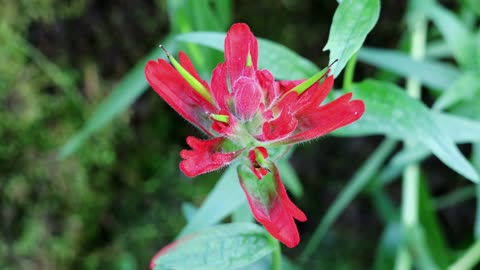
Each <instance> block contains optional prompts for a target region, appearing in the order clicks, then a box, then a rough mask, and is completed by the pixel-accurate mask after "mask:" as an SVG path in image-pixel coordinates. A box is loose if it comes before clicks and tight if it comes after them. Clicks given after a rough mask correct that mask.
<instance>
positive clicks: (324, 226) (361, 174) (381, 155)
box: [300, 139, 396, 263]
mask: <svg viewBox="0 0 480 270" xmlns="http://www.w3.org/2000/svg"><path fill="white" fill-rule="evenodd" d="M395 145H396V141H394V140H390V139H387V140H385V141H384V142H382V144H381V145H380V146H379V147H378V148H377V150H375V152H374V153H373V154H372V155H371V156H370V157H369V158H368V160H367V161H365V163H364V164H362V166H361V167H360V169H359V170H358V171H357V172H356V173H355V175H354V176H353V177H352V179H351V180H350V181H349V182H348V184H347V186H346V187H345V188H344V189H343V190H342V192H341V193H340V195H339V196H338V197H337V198H336V200H335V202H334V203H333V204H332V205H331V206H330V207H329V209H328V210H327V212H326V213H325V216H324V217H323V218H322V220H321V221H320V224H319V225H318V226H317V228H316V229H315V232H314V234H313V236H312V237H311V238H310V241H309V242H308V244H307V246H306V247H305V250H304V251H303V252H302V254H301V256H300V261H301V262H302V263H305V262H307V261H308V259H309V258H310V257H311V256H312V255H313V252H314V251H315V249H316V248H317V247H318V245H319V244H320V241H321V240H322V238H323V237H324V236H325V234H326V233H327V231H328V229H329V228H330V226H331V225H332V224H333V222H335V220H336V219H337V218H338V216H339V215H340V214H341V213H342V212H343V210H345V208H346V207H347V206H348V205H349V204H350V202H352V200H353V198H355V196H357V195H358V193H359V192H360V191H362V190H363V189H364V188H365V186H366V185H367V184H368V183H369V181H370V180H371V179H372V178H373V176H374V175H375V174H376V173H377V172H378V170H379V169H380V167H381V165H382V164H383V163H384V162H385V160H386V159H387V157H388V156H389V155H390V153H391V152H392V151H393V150H394V148H395Z"/></svg>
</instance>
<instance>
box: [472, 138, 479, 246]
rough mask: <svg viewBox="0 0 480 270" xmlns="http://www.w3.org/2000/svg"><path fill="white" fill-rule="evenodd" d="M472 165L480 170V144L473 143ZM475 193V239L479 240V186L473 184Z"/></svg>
mask: <svg viewBox="0 0 480 270" xmlns="http://www.w3.org/2000/svg"><path fill="white" fill-rule="evenodd" d="M472 164H473V166H474V167H475V168H476V169H477V170H480V143H474V144H473V146H472ZM475 191H476V192H475V193H476V195H477V213H476V217H475V229H474V234H475V239H477V240H478V239H480V184H479V183H477V184H475Z"/></svg>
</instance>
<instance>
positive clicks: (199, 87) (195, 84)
mask: <svg viewBox="0 0 480 270" xmlns="http://www.w3.org/2000/svg"><path fill="white" fill-rule="evenodd" d="M160 48H162V50H163V51H164V52H165V54H167V57H168V60H170V63H172V65H173V67H174V68H175V69H176V70H177V71H178V73H180V75H182V77H183V78H184V79H185V80H186V81H187V83H188V84H190V86H191V87H192V88H193V89H194V90H195V91H196V92H197V93H199V94H200V95H201V96H202V97H203V98H204V99H206V100H207V101H208V102H210V103H211V104H213V105H215V103H214V102H213V98H212V95H211V94H210V92H209V91H208V89H207V88H206V87H205V86H204V85H203V84H202V83H201V82H199V81H198V80H197V79H196V78H195V77H194V76H193V75H192V74H190V73H189V72H188V71H187V70H186V69H185V68H184V67H182V65H180V63H179V62H178V61H177V60H176V59H175V58H174V57H173V56H172V55H171V54H169V53H168V51H167V50H166V49H165V48H164V47H163V46H162V45H160Z"/></svg>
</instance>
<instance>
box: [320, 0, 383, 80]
mask: <svg viewBox="0 0 480 270" xmlns="http://www.w3.org/2000/svg"><path fill="white" fill-rule="evenodd" d="M379 15H380V1H379V0H345V1H342V3H341V4H340V5H339V6H338V8H337V10H336V11H335V15H334V16H333V21H332V26H331V27H330V34H329V37H328V42H327V44H326V45H325V47H324V48H323V50H324V51H326V50H330V64H331V63H333V62H334V61H335V60H337V59H338V63H337V64H335V65H333V67H332V73H333V75H334V76H335V77H337V76H338V74H340V72H341V71H342V70H343V68H344V67H345V65H346V64H347V62H348V60H349V59H350V57H352V55H354V54H355V53H356V52H357V51H358V50H359V49H360V47H362V44H363V42H364V41H365V38H366V37H367V35H368V33H369V32H370V31H371V30H372V29H373V27H374V26H375V24H376V23H377V21H378V17H379Z"/></svg>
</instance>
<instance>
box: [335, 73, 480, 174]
mask: <svg viewBox="0 0 480 270" xmlns="http://www.w3.org/2000/svg"><path fill="white" fill-rule="evenodd" d="M352 92H353V93H354V98H356V99H360V100H363V101H364V102H365V107H366V111H365V114H364V115H363V116H362V118H361V119H360V120H359V121H357V122H355V123H353V124H351V125H349V126H347V127H344V128H342V129H341V130H339V131H337V133H336V134H341V133H343V134H352V133H353V134H357V135H358V134H362V135H373V134H383V135H386V136H389V137H392V138H397V139H402V140H409V141H411V142H419V143H422V144H423V145H425V146H426V147H428V148H429V149H430V151H432V153H434V154H435V155H436V156H437V157H438V158H439V159H440V160H441V161H442V162H443V163H445V165H447V166H449V167H450V168H452V169H453V170H455V171H456V172H458V173H459V174H461V175H463V176H465V177H466V178H468V179H470V180H472V181H474V182H476V181H478V174H477V172H476V171H475V169H474V168H473V167H472V165H471V164H470V163H469V162H468V161H467V160H466V159H465V157H464V156H463V155H462V154H461V153H460V151H459V150H458V148H457V147H456V146H455V144H454V143H453V140H452V139H451V138H450V137H449V136H448V135H447V134H445V131H444V130H443V128H442V127H441V126H439V125H438V123H437V121H436V120H435V118H434V116H432V114H431V113H430V111H429V109H428V108H427V107H425V105H424V104H422V103H421V102H419V101H418V100H415V99H413V98H411V97H409V96H408V95H407V94H406V93H405V92H404V91H402V89H400V88H398V87H397V86H396V85H394V84H390V83H385V82H379V81H373V80H367V81H364V82H362V83H359V84H355V85H354V87H353V91H352Z"/></svg>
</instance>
